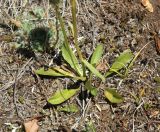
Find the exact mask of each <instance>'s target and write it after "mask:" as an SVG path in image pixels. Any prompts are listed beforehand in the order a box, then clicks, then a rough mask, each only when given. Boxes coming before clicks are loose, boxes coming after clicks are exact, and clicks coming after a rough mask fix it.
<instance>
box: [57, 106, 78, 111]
mask: <svg viewBox="0 0 160 132" xmlns="http://www.w3.org/2000/svg"><path fill="white" fill-rule="evenodd" d="M57 110H58V111H64V112H70V113H76V112H78V111H79V109H78V107H77V105H75V104H70V105H66V106H64V107H59V108H58V109H57Z"/></svg>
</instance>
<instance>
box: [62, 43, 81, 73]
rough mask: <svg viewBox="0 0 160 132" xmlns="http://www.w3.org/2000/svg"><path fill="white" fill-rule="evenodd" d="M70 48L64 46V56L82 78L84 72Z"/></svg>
mask: <svg viewBox="0 0 160 132" xmlns="http://www.w3.org/2000/svg"><path fill="white" fill-rule="evenodd" d="M68 48H69V49H68ZM68 48H66V47H65V45H63V46H62V56H63V58H64V59H65V60H66V61H67V62H68V63H69V64H70V66H71V67H72V68H73V69H74V70H75V71H77V73H78V74H79V75H80V76H82V75H83V72H82V69H81V68H80V66H79V62H78V60H77V58H76V56H75V55H74V53H73V51H72V49H71V48H70V47H69V46H68Z"/></svg>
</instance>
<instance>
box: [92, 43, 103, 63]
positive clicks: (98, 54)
mask: <svg viewBox="0 0 160 132" xmlns="http://www.w3.org/2000/svg"><path fill="white" fill-rule="evenodd" d="M102 54H103V46H102V45H98V46H97V47H96V49H95V50H94V52H93V54H92V57H91V64H92V65H94V64H98V62H99V61H100V59H101V57H102Z"/></svg>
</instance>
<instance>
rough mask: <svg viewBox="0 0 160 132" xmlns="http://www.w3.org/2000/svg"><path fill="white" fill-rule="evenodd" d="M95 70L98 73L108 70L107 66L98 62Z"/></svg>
mask: <svg viewBox="0 0 160 132" xmlns="http://www.w3.org/2000/svg"><path fill="white" fill-rule="evenodd" d="M96 69H97V70H99V71H106V70H107V69H108V67H107V65H106V64H105V63H104V62H100V63H99V64H98V65H97V66H96Z"/></svg>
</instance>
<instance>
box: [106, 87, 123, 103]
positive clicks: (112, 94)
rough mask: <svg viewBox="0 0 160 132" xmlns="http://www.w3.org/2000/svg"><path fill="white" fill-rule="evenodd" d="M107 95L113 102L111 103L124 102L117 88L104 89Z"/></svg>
mask: <svg viewBox="0 0 160 132" xmlns="http://www.w3.org/2000/svg"><path fill="white" fill-rule="evenodd" d="M104 95H105V97H106V98H107V99H108V100H109V101H110V102H111V103H121V102H123V97H122V96H121V95H119V94H118V93H117V92H116V90H115V89H109V88H107V89H106V90H105V91H104Z"/></svg>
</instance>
